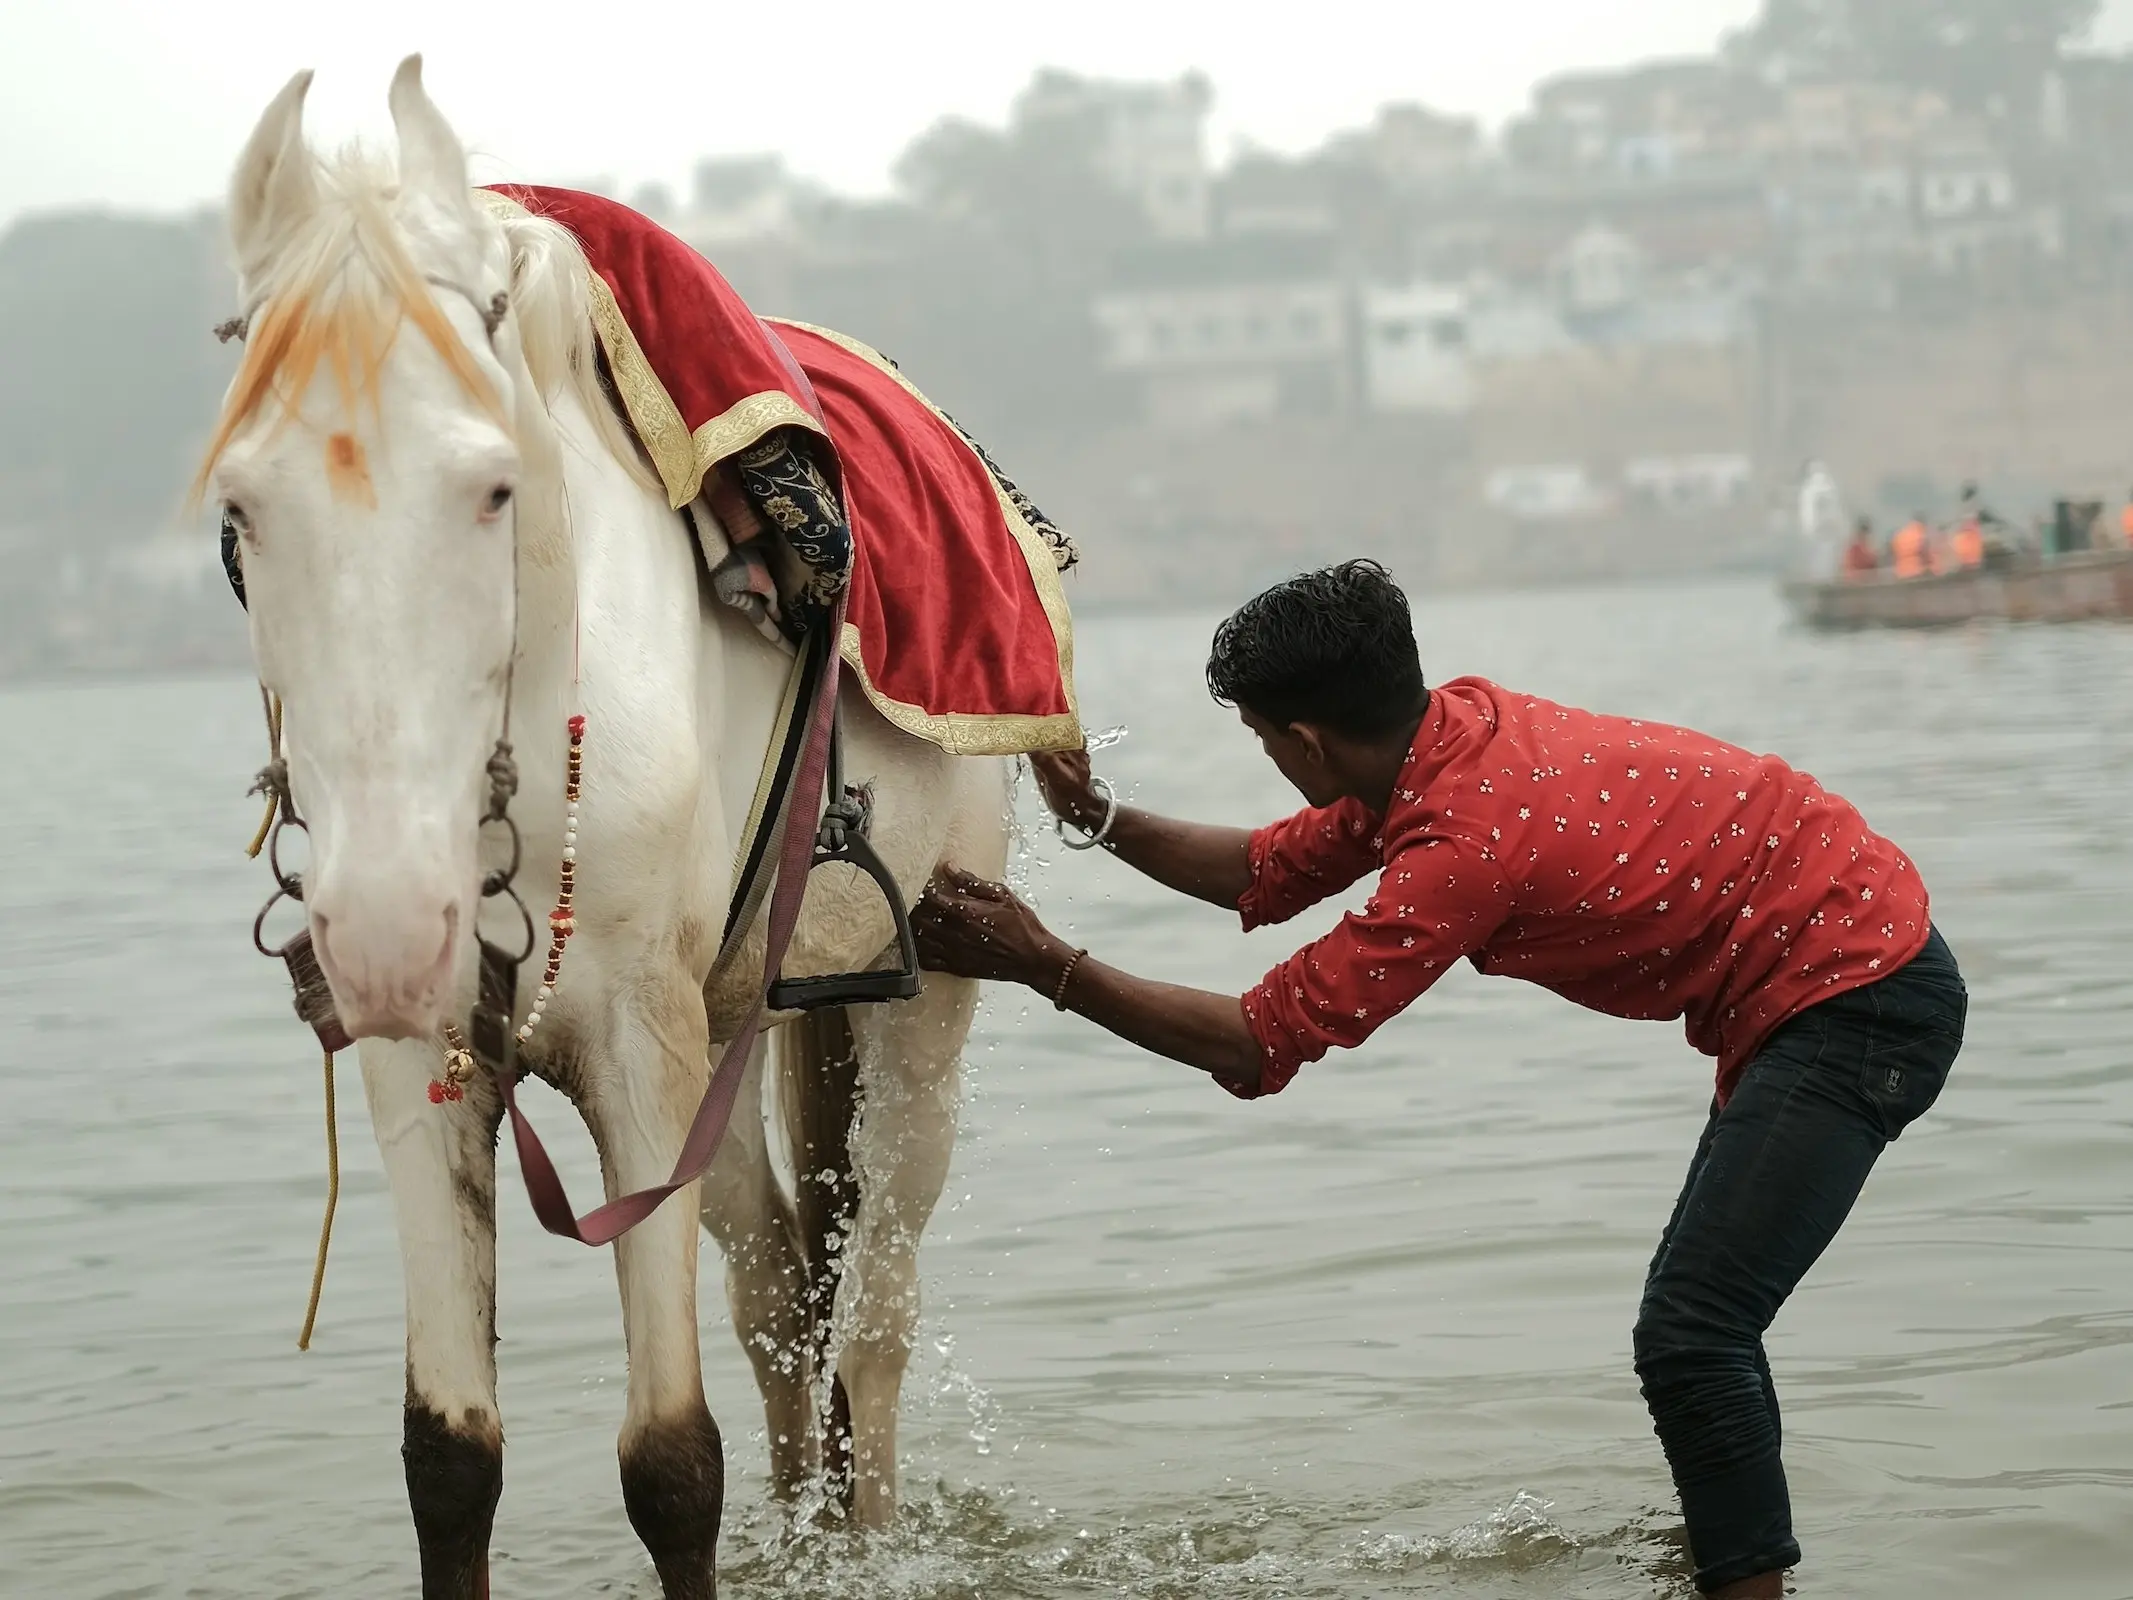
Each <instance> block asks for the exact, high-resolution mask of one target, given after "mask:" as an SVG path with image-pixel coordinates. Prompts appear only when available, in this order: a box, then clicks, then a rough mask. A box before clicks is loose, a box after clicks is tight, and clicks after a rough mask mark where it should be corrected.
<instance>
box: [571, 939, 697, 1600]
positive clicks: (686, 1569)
mask: <svg viewBox="0 0 2133 1600" xmlns="http://www.w3.org/2000/svg"><path fill="white" fill-rule="evenodd" d="M607 1023H608V1025H607V1028H606V1029H605V1030H604V1037H603V1038H602V1039H601V1040H600V1041H599V1042H598V1043H599V1048H598V1050H597V1051H596V1052H592V1053H589V1055H588V1058H587V1059H586V1061H585V1062H584V1063H583V1067H582V1071H583V1079H582V1086H581V1088H580V1090H579V1110H580V1111H581V1112H582V1113H583V1115H584V1117H585V1121H586V1125H587V1126H588V1127H589V1128H590V1129H591V1130H592V1136H593V1143H594V1144H595V1145H596V1146H598V1148H599V1151H600V1169H601V1175H602V1177H603V1179H604V1180H605V1182H606V1188H607V1193H608V1196H609V1197H610V1198H613V1197H614V1196H615V1195H618V1194H622V1193H625V1192H627V1191H630V1190H634V1189H643V1188H648V1187H650V1186H651V1185H653V1184H657V1183H662V1182H664V1181H665V1180H666V1178H667V1175H668V1173H669V1172H671V1171H672V1169H673V1163H674V1157H675V1154H676V1152H677V1151H679V1150H680V1149H681V1142H682V1138H683V1136H684V1135H685V1134H686V1133H687V1131H688V1127H689V1121H690V1118H691V1116H692V1115H693V1113H694V1112H695V1110H696V1106H697V1103H698V1101H699V1100H700V1099H701V1097H702V1095H703V1088H704V1078H705V1074H706V1072H707V1070H708V1068H707V1064H706V1061H705V1050H706V1044H707V1033H708V1030H707V1028H706V1025H705V1022H704V1007H703V996H702V995H701V994H700V993H699V992H698V991H697V990H696V988H695V986H694V985H693V984H692V983H691V982H690V981H689V978H688V976H687V974H685V973H682V972H679V971H677V972H674V973H672V974H666V975H658V976H654V977H651V978H648V979H646V980H644V981H643V982H641V983H640V984H638V985H636V986H633V987H631V988H629V989H628V990H626V991H625V992H624V993H623V994H622V995H621V996H620V997H618V1000H617V1002H616V1004H615V1006H614V1009H613V1011H612V1012H611V1014H610V1015H609V1017H608V1019H607ZM698 1205H699V1185H697V1184H690V1185H689V1186H688V1187H687V1188H685V1189H683V1190H681V1191H680V1192H679V1193H677V1194H675V1195H674V1196H673V1198H671V1199H670V1200H668V1201H667V1203H666V1204H665V1205H663V1206H661V1207H660V1208H659V1209H658V1210H657V1211H655V1212H653V1213H652V1214H651V1215H650V1216H649V1217H647V1218H645V1220H644V1221H643V1222H640V1223H639V1224H638V1225H637V1226H636V1227H634V1228H632V1229H631V1230H630V1231H629V1232H628V1233H625V1234H624V1235H623V1236H622V1237H621V1238H620V1239H617V1240H616V1241H615V1274H616V1277H617V1279H618V1280H619V1283H620V1287H621V1291H622V1327H623V1334H624V1338H625V1340H626V1342H627V1346H628V1350H629V1398H628V1401H627V1403H626V1407H625V1411H624V1416H623V1422H622V1435H621V1439H620V1441H619V1453H620V1456H621V1463H622V1503H623V1506H624V1508H625V1509H626V1510H627V1511H628V1512H629V1518H630V1525H631V1526H632V1527H634V1528H635V1529H636V1530H637V1537H638V1538H640V1539H642V1540H643V1541H644V1547H645V1549H646V1550H647V1551H648V1552H649V1553H650V1555H651V1557H652V1565H653V1566H654V1567H656V1568H657V1569H658V1572H659V1582H660V1586H661V1589H662V1591H663V1592H664V1593H665V1595H666V1597H667V1600H710V1597H711V1596H713V1595H715V1594H716V1593H717V1555H718V1528H719V1513H720V1501H721V1499H722V1497H723V1495H724V1493H725V1483H726V1461H725V1452H724V1448H723V1446H722V1444H721V1442H720V1439H719V1432H718V1425H717V1424H716V1423H715V1422H713V1421H712V1419H711V1411H710V1408H709V1407H708V1406H706V1405H705V1404H704V1377H703V1361H702V1354H701V1350H700V1347H699V1345H698V1342H697V1329H696V1259H697V1252H698V1242H697V1232H696V1226H697V1224H696V1216H697V1208H698Z"/></svg>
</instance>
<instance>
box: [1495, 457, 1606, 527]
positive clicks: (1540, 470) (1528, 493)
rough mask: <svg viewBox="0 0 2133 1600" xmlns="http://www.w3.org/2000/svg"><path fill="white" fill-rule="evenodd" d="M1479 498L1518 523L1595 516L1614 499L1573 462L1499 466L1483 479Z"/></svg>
mask: <svg viewBox="0 0 2133 1600" xmlns="http://www.w3.org/2000/svg"><path fill="white" fill-rule="evenodd" d="M1481 498H1482V500H1483V501H1484V502H1485V503H1486V504H1487V505H1488V506H1489V507H1490V509H1492V510H1495V511H1500V512H1502V513H1503V514H1504V515H1505V516H1508V517H1514V518H1516V519H1518V520H1519V521H1521V522H1558V521H1563V520H1567V519H1569V518H1573V517H1596V516H1599V515H1600V514H1602V513H1603V512H1606V511H1608V510H1611V509H1612V508H1613V506H1614V499H1613V497H1612V496H1611V495H1609V494H1608V493H1607V491H1606V490H1604V489H1602V488H1601V487H1600V486H1599V484H1597V483H1596V482H1594V481H1593V477H1592V474H1591V473H1590V472H1588V471H1586V470H1585V468H1583V467H1581V466H1576V465H1564V464H1553V465H1547V466H1528V467H1499V468H1497V469H1496V470H1495V471H1494V472H1491V473H1490V474H1489V475H1488V477H1487V478H1486V479H1484V480H1483V482H1482V486H1481Z"/></svg>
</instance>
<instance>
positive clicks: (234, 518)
mask: <svg viewBox="0 0 2133 1600" xmlns="http://www.w3.org/2000/svg"><path fill="white" fill-rule="evenodd" d="M222 525H223V526H224V527H225V528H227V529H229V530H230V532H232V533H234V534H238V535H240V536H241V537H247V538H248V537H250V535H251V532H252V519H251V518H250V517H248V516H246V515H245V513H244V507H243V506H241V505H239V504H238V503H237V502H236V501H234V500H225V501H223V502H222Z"/></svg>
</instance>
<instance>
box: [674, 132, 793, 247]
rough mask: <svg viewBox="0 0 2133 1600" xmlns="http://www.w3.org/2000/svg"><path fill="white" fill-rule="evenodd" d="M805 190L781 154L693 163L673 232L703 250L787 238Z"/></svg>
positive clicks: (719, 158)
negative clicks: (686, 201)
mask: <svg viewBox="0 0 2133 1600" xmlns="http://www.w3.org/2000/svg"><path fill="white" fill-rule="evenodd" d="M809 192H810V191H809V190H808V189H807V187H806V186H805V185H803V184H801V183H800V182H799V181H798V180H797V179H796V178H794V176H793V175H792V174H791V173H790V172H788V171H787V170H786V167H785V161H784V158H783V157H782V156H775V155H754V156H720V157H716V158H713V159H709V160H704V161H699V162H697V163H696V170H695V172H694V174H693V175H692V181H691V183H690V185H689V206H688V210H687V211H686V212H684V213H683V214H682V216H681V217H680V218H679V219H677V221H676V223H675V231H676V232H677V233H679V234H680V235H681V236H682V237H683V238H685V239H687V240H688V241H689V242H690V243H691V244H693V245H695V246H696V247H697V248H698V249H699V250H702V251H704V252H705V253H707V254H711V253H714V252H716V251H717V250H718V249H719V248H720V247H721V246H725V245H734V244H755V243H759V242H762V241H764V240H770V239H782V238H786V237H788V236H790V235H791V234H792V233H793V232H794V231H795V230H796V229H797V227H798V225H799V221H800V213H801V208H802V204H803V202H804V200H805V199H806V198H807V197H808V195H809Z"/></svg>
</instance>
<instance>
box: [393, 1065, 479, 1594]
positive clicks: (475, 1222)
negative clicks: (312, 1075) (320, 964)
mask: <svg viewBox="0 0 2133 1600" xmlns="http://www.w3.org/2000/svg"><path fill="white" fill-rule="evenodd" d="M361 1055H362V1063H363V1092H364V1095H365V1097H366V1098H367V1099H368V1100H369V1102H370V1120H371V1126H372V1127H373V1128H374V1129H375V1130H376V1131H377V1136H378V1151H379V1153H380V1154H381V1155H382V1156H383V1157H384V1159H385V1176H386V1181H387V1182H388V1183H389V1184H390V1185H391V1188H392V1197H393V1217H394V1220H395V1222H396V1223H397V1225H398V1228H399V1233H400V1259H401V1263H402V1266H403V1267H404V1268H405V1271H406V1276H407V1415H406V1421H405V1433H404V1442H403V1443H402V1445H401V1457H402V1459H403V1460H404V1461H405V1463H406V1466H407V1499H408V1506H409V1509H410V1510H412V1511H413V1512H414V1517H415V1539H416V1542H417V1543H418V1545H419V1546H420V1548H421V1553H422V1600H487V1596H488V1593H489V1531H490V1528H491V1526H492V1525H493V1523H494V1522H495V1518H496V1502H497V1499H498V1497H499V1496H501V1495H502V1493H503V1487H504V1434H503V1423H502V1419H501V1418H500V1417H499V1415H498V1412H497V1408H496V1124H497V1120H498V1118H499V1117H501V1115H502V1114H503V1107H502V1102H501V1100H500V1099H499V1098H498V1096H497V1093H496V1090H495V1088H494V1086H493V1085H491V1084H490V1083H489V1082H488V1081H487V1079H485V1078H479V1077H477V1078H476V1080H475V1081H474V1082H472V1083H470V1084H468V1085H467V1088H466V1098H465V1099H464V1100H459V1101H447V1102H445V1103H443V1104H441V1105H440V1104H435V1103H432V1101H431V1100H430V1098H429V1085H430V1083H431V1081H432V1079H433V1078H434V1077H435V1076H436V1074H437V1073H438V1072H439V1070H440V1068H441V1066H442V1062H441V1059H440V1057H439V1054H438V1052H437V1050H436V1049H435V1048H433V1047H431V1046H428V1045H424V1044H419V1043H409V1044H392V1043H387V1042H384V1041H382V1040H365V1041H364V1042H363V1045H362V1050H361Z"/></svg>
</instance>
